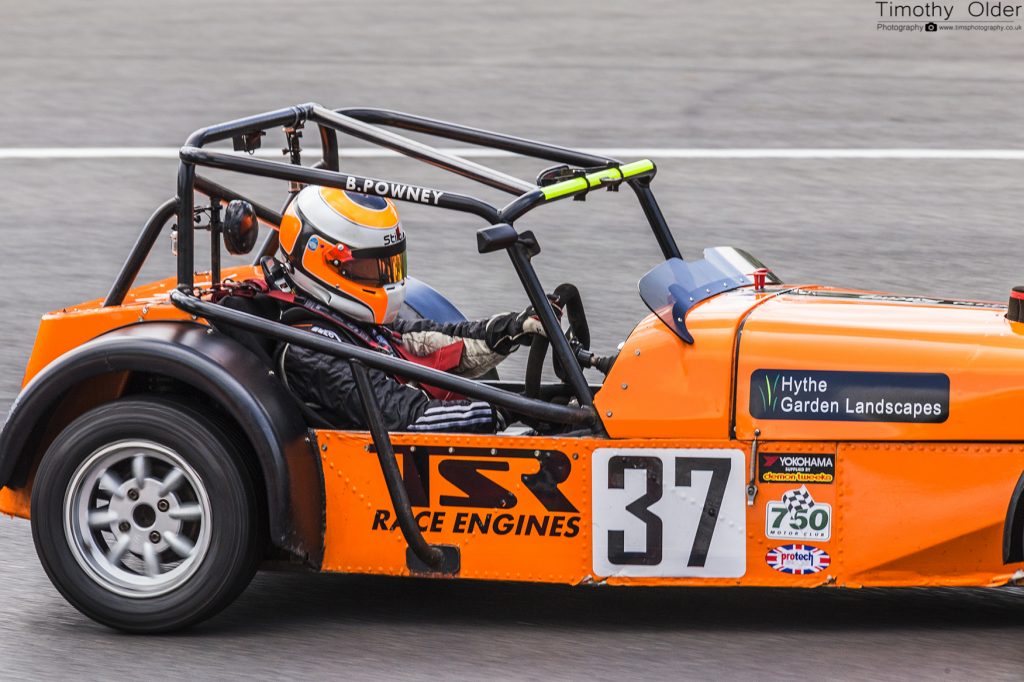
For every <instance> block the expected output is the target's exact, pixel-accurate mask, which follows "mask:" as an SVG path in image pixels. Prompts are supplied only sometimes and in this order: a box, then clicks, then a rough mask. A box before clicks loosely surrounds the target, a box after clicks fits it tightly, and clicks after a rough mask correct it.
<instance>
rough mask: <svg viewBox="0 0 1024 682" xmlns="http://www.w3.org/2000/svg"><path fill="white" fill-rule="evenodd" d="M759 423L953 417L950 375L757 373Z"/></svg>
mask: <svg viewBox="0 0 1024 682" xmlns="http://www.w3.org/2000/svg"><path fill="white" fill-rule="evenodd" d="M750 415H751V416H752V417H754V418H755V419H802V420H814V421H847V422H849V421H854V422H919V423H925V424H938V423H941V422H944V421H946V418H947V417H949V377H948V376H947V375H945V374H932V373H923V372H823V371H817V370H794V369H758V370H754V372H753V373H752V374H751V375H750Z"/></svg>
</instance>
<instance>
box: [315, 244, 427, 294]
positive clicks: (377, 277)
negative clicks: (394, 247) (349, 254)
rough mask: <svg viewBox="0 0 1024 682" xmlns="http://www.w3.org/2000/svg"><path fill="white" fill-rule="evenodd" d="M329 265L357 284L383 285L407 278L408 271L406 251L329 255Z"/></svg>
mask: <svg viewBox="0 0 1024 682" xmlns="http://www.w3.org/2000/svg"><path fill="white" fill-rule="evenodd" d="M326 260H327V265H329V266H330V267H331V269H333V270H334V271H335V272H337V273H338V274H339V275H341V276H342V277H344V278H346V279H349V280H352V281H353V282H355V283H357V284H362V285H364V286H370V287H382V286H385V285H387V284H394V283H396V282H401V281H402V280H403V279H405V275H406V272H407V271H408V268H407V264H406V259H405V251H404V250H403V251H402V252H401V253H396V254H394V255H391V256H380V257H377V258H358V257H354V258H348V259H346V260H339V259H337V258H331V256H330V255H328V256H327V259H326Z"/></svg>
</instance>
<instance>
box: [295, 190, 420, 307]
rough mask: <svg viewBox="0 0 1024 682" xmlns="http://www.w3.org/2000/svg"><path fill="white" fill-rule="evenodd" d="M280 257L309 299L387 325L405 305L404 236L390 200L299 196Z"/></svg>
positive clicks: (329, 193) (336, 194)
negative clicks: (403, 304)
mask: <svg viewBox="0 0 1024 682" xmlns="http://www.w3.org/2000/svg"><path fill="white" fill-rule="evenodd" d="M280 242H281V254H282V257H283V259H284V261H285V264H286V268H287V271H288V274H289V276H290V277H291V279H292V282H293V284H294V285H295V286H296V287H297V288H298V289H299V290H301V291H302V293H304V294H306V295H307V296H311V297H312V298H315V299H316V300H318V301H320V302H321V303H324V304H326V305H328V306H330V307H331V308H333V309H334V310H336V311H338V312H340V313H343V314H344V315H347V316H348V317H351V318H354V319H356V320H360V321H362V322H373V323H376V324H386V323H388V322H391V321H392V320H394V319H395V317H396V316H397V315H398V310H399V308H401V307H402V302H403V301H404V300H405V273H406V260H405V232H404V230H402V224H401V222H400V221H399V219H398V211H397V210H395V205H394V204H393V203H392V202H391V200H390V199H386V198H384V197H378V196H371V195H367V194H358V193H356V192H349V191H346V190H343V189H334V188H332V187H316V186H312V185H311V186H309V187H306V188H304V189H303V190H302V191H300V192H299V194H298V196H296V197H295V200H294V201H292V203H291V205H290V206H289V207H288V210H287V211H286V212H285V214H284V220H282V221H281V231H280Z"/></svg>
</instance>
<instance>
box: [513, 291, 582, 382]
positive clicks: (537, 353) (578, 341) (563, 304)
mask: <svg viewBox="0 0 1024 682" xmlns="http://www.w3.org/2000/svg"><path fill="white" fill-rule="evenodd" d="M548 297H549V298H550V299H551V302H552V303H553V304H554V305H555V306H556V307H560V308H561V309H562V310H563V311H564V312H565V316H566V318H568V320H569V327H568V329H566V331H565V338H566V339H568V340H569V346H570V347H571V348H572V349H573V351H574V352H575V353H576V354H577V356H579V351H580V350H583V351H589V349H590V326H589V325H588V324H587V314H586V312H585V311H584V310H583V300H582V299H581V298H580V291H579V289H577V288H576V286H575V285H574V284H569V283H565V284H559V285H558V286H557V287H556V288H555V291H554V292H553V293H551V294H549V296H548ZM549 345H551V344H550V342H549V341H548V340H547V339H546V338H545V337H543V336H540V335H537V336H534V338H533V339H532V340H531V342H530V357H529V360H527V363H526V384H525V386H524V394H525V395H526V397H527V398H537V397H539V396H540V379H541V374H542V373H543V371H544V358H545V357H546V356H547V354H548V346H549ZM580 366H581V367H587V366H590V365H584V364H583V362H582V361H581V362H580ZM552 367H553V369H554V370H555V375H556V376H558V378H559V379H560V380H561V381H562V382H565V380H566V373H565V370H564V369H563V368H562V365H561V363H560V362H559V361H558V358H557V357H552Z"/></svg>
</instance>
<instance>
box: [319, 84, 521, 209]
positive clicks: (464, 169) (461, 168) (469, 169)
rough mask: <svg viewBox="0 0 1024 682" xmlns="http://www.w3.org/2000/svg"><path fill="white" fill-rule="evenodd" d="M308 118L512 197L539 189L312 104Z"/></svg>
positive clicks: (517, 179) (491, 169) (509, 176)
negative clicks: (512, 195)
mask: <svg viewBox="0 0 1024 682" xmlns="http://www.w3.org/2000/svg"><path fill="white" fill-rule="evenodd" d="M309 118H310V120H311V121H316V122H318V123H323V124H325V125H329V126H331V127H332V128H334V129H335V130H338V131H340V132H343V133H347V134H348V135H351V136H352V137H356V138H359V139H361V140H366V141H368V142H373V143H374V144H377V145H380V146H381V147H385V148H387V149H392V150H394V151H396V152H399V153H401V154H404V155H406V156H409V157H411V158H414V159H419V160H420V161H424V162H426V163H429V164H431V165H433V166H438V167H440V168H443V169H445V170H447V171H451V172H452V173H455V174H457V175H462V176H464V177H467V178H470V179H471V180H476V181H477V182H480V183H483V184H485V185H489V186H491V187H494V188H495V189H500V190H502V191H503V192H508V193H509V194H522V193H523V192H529V191H530V190H531V189H533V188H534V187H536V185H534V184H533V183H532V182H526V181H525V180H520V179H519V178H516V177H513V176H511V175H508V174H506V173H502V172H501V171H498V170H495V169H493V168H488V167H487V166H482V165H480V164H478V163H473V162H472V161H467V160H466V159H463V158H461V157H458V156H454V155H452V154H446V153H444V152H442V151H440V150H438V149H435V148H434V147H431V146H430V145H427V144H423V143H422V142H417V141H416V140H411V139H409V138H408V137H404V136H402V135H398V134H397V133H393V132H390V131H388V130H382V129H381V128H378V127H377V126H374V125H371V124H369V123H364V122H363V121H360V120H358V119H354V118H351V117H349V116H345V115H343V114H339V113H337V112H334V111H331V110H330V109H327V108H326V107H322V106H320V105H319V104H316V105H313V109H312V111H310V113H309Z"/></svg>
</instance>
